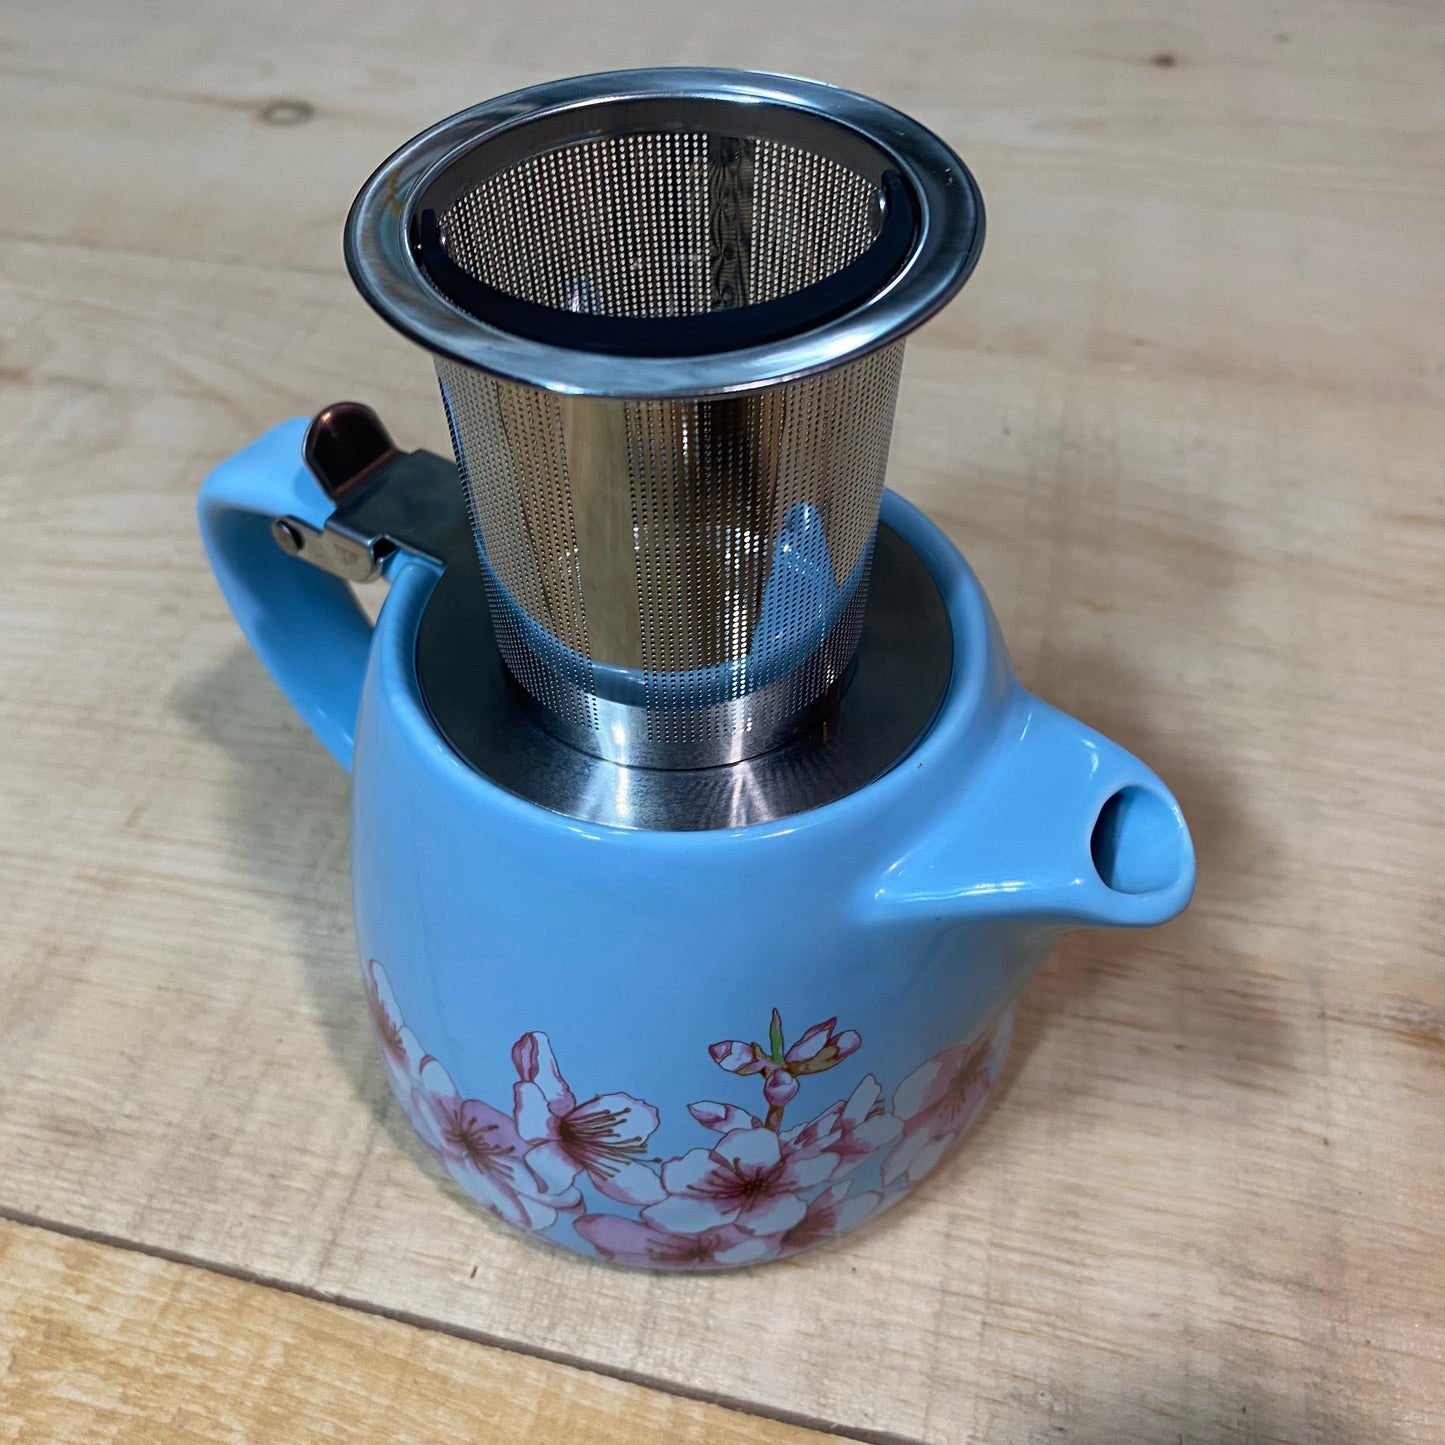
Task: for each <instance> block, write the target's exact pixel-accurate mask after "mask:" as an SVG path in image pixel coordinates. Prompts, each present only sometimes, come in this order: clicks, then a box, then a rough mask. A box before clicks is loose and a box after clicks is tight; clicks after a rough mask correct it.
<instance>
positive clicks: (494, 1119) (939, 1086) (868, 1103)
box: [364, 959, 1013, 1269]
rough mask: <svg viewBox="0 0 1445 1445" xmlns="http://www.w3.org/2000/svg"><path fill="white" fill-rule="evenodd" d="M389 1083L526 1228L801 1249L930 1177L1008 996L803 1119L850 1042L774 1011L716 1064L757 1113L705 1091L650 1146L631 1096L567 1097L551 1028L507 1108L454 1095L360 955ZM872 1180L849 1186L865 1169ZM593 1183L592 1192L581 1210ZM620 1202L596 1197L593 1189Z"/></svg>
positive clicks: (694, 1250) (427, 1137) (675, 1247)
mask: <svg viewBox="0 0 1445 1445" xmlns="http://www.w3.org/2000/svg"><path fill="white" fill-rule="evenodd" d="M364 974H365V982H366V991H367V998H368V1002H369V1004H370V1009H371V1018H372V1024H373V1026H374V1028H375V1030H376V1035H377V1040H378V1042H379V1044H380V1046H381V1053H382V1058H383V1060H384V1061H385V1064H386V1069H387V1073H388V1075H389V1077H390V1081H391V1086H392V1089H393V1091H394V1092H395V1094H396V1096H397V1097H398V1099H400V1100H401V1102H402V1105H403V1107H404V1108H405V1110H406V1114H407V1118H408V1119H409V1120H410V1122H411V1124H412V1126H413V1127H414V1128H415V1130H416V1132H417V1133H418V1134H419V1135H420V1136H421V1139H422V1141H423V1142H424V1143H425V1144H426V1146H427V1148H428V1149H429V1150H430V1151H431V1153H432V1155H433V1156H434V1157H435V1158H436V1160H437V1161H438V1162H439V1163H440V1164H441V1165H442V1166H443V1167H444V1168H445V1169H446V1170H447V1172H448V1173H449V1174H450V1175H451V1176H452V1178H453V1179H455V1180H456V1181H457V1183H458V1184H460V1185H461V1186H462V1188H463V1189H464V1190H466V1192H467V1193H468V1194H469V1195H470V1196H471V1197H472V1198H473V1199H475V1200H476V1201H477V1202H478V1203H480V1204H481V1205H483V1206H484V1207H485V1208H486V1209H488V1210H490V1211H491V1212H492V1213H494V1214H496V1215H497V1216H498V1217H499V1218H501V1219H503V1220H505V1221H506V1222H507V1223H508V1224H512V1225H515V1226H516V1227H517V1228H518V1229H524V1230H527V1231H529V1232H531V1233H542V1232H544V1231H551V1230H553V1228H554V1226H556V1225H557V1224H558V1222H559V1221H563V1222H564V1224H563V1227H569V1226H570V1228H571V1229H572V1230H573V1231H574V1232H575V1233H576V1234H577V1235H578V1236H579V1237H580V1239H581V1240H583V1241H585V1243H586V1244H587V1245H590V1246H591V1249H592V1250H593V1251H594V1252H595V1253H596V1254H598V1255H599V1256H601V1257H602V1258H604V1259H609V1260H614V1261H616V1262H617V1263H619V1264H629V1265H640V1266H644V1267H647V1268H652V1269H716V1268H720V1267H724V1266H728V1265H743V1264H752V1263H756V1262H758V1261H761V1260H766V1259H777V1258H780V1257H782V1256H784V1255H789V1254H794V1253H796V1252H798V1251H799V1250H802V1249H807V1248H809V1247H810V1246H812V1245H815V1244H821V1243H823V1242H825V1241H826V1240H829V1239H832V1238H833V1237H834V1236H835V1235H838V1234H842V1233H844V1232H845V1231H847V1230H849V1229H851V1228H853V1227H854V1226H856V1225H858V1224H861V1223H862V1222H863V1221H864V1220H866V1219H868V1218H869V1217H870V1216H871V1215H873V1214H874V1213H876V1212H877V1211H878V1210H879V1209H881V1208H883V1207H884V1205H886V1204H889V1203H891V1202H892V1201H893V1199H895V1198H896V1197H897V1196H898V1195H900V1194H901V1193H903V1191H904V1190H906V1189H907V1188H908V1187H909V1186H910V1185H911V1184H913V1183H915V1182H916V1181H917V1180H919V1179H920V1178H922V1177H923V1175H925V1174H926V1173H928V1171H929V1170H930V1169H932V1168H933V1166H934V1165H935V1164H936V1163H937V1162H938V1161H939V1159H940V1158H941V1157H942V1156H943V1155H944V1153H946V1152H947V1150H948V1149H949V1148H950V1147H951V1146H952V1145H953V1144H954V1143H956V1142H957V1141H958V1139H959V1138H960V1137H961V1136H962V1135H963V1133H964V1132H965V1131H966V1130H967V1129H968V1127H969V1125H970V1124H972V1123H973V1121H974V1119H975V1118H976V1117H977V1115H978V1112H979V1110H980V1109H981V1108H982V1106H983V1103H984V1100H985V1099H986V1098H987V1097H988V1093H989V1090H990V1088H991V1087H992V1085H993V1083H994V1080H995V1078H996V1076H997V1072H998V1069H999V1067H1000V1066H1001V1064H1002V1057H1003V1051H1004V1048H1006V1046H1007V1042H1008V1034H1009V1025H1010V1023H1011V1022H1012V1012H1013V1010H1012V1009H1011V1008H1010V1009H1007V1010H1005V1012H1004V1013H1003V1015H1001V1016H1000V1018H999V1019H998V1020H996V1021H995V1023H994V1024H993V1025H992V1026H991V1027H990V1028H988V1029H986V1030H985V1031H984V1032H983V1033H982V1034H980V1035H979V1036H978V1037H977V1038H975V1039H973V1040H971V1041H970V1042H969V1043H967V1044H963V1045H959V1046H958V1047H955V1048H951V1049H946V1050H944V1051H943V1052H942V1053H939V1054H936V1055H934V1056H933V1057H932V1058H931V1059H929V1060H928V1061H927V1062H926V1063H924V1064H922V1065H920V1066H919V1067H918V1068H917V1069H915V1070H914V1071H913V1072H912V1073H911V1074H909V1076H908V1077H907V1078H906V1079H904V1080H903V1082H902V1083H901V1084H899V1085H898V1087H897V1088H896V1089H895V1090H894V1092H893V1096H892V1099H891V1100H885V1097H884V1090H883V1088H882V1086H881V1085H880V1084H879V1082H878V1080H877V1079H876V1078H874V1077H873V1075H871V1074H869V1075H867V1076H866V1077H865V1078H864V1079H863V1080H862V1081H861V1082H860V1083H859V1084H858V1085H857V1087H856V1088H855V1089H854V1090H853V1092H852V1093H851V1094H850V1095H849V1096H848V1097H847V1098H846V1099H837V1100H835V1101H834V1102H833V1103H831V1104H829V1105H828V1106H827V1107H826V1108H825V1109H823V1110H822V1112H820V1113H818V1114H816V1115H814V1116H813V1117H812V1118H810V1119H808V1120H807V1121H806V1122H804V1123H799V1124H794V1123H792V1121H791V1120H790V1119H788V1117H787V1116H788V1114H789V1112H790V1111H792V1113H793V1115H794V1116H796V1114H797V1112H798V1111H797V1108H796V1106H797V1104H798V1101H799V1099H800V1097H801V1095H802V1093H803V1090H804V1089H805V1088H809V1087H810V1084H809V1081H810V1080H811V1079H812V1078H813V1077H814V1076H816V1075H819V1074H824V1073H827V1072H828V1071H829V1070H830V1069H833V1068H834V1067H836V1066H837V1065H838V1064H840V1063H841V1062H842V1061H843V1060H844V1059H846V1058H849V1057H850V1056H851V1055H853V1054H854V1053H857V1052H858V1051H859V1050H860V1049H861V1048H862V1044H863V1040H862V1038H861V1037H860V1035H859V1034H858V1033H857V1032H855V1031H854V1030H852V1029H842V1030H840V1029H838V1027H837V1022H838V1021H837V1019H836V1018H832V1019H827V1020H825V1021H824V1022H822V1023H819V1024H814V1025H813V1027H812V1028H810V1029H807V1030H806V1031H805V1032H804V1033H802V1034H801V1035H800V1036H799V1037H798V1038H797V1039H795V1040H794V1041H793V1043H792V1044H789V1043H788V1042H787V1039H786V1038H785V1036H784V1030H783V1021H782V1018H781V1017H780V1016H779V1014H778V1011H777V1010H776V1009H774V1010H773V1014H772V1018H771V1021H770V1023H769V1028H768V1037H767V1042H766V1043H765V1044H764V1043H758V1042H749V1041H744V1040H740V1039H725V1040H722V1041H720V1042H718V1043H715V1044H713V1045H711V1047H710V1048H709V1050H708V1052H709V1053H710V1054H711V1056H712V1059H713V1061H714V1062H715V1063H716V1064H717V1065H718V1067H719V1068H721V1069H723V1070H725V1071H726V1072H728V1073H730V1074H733V1075H736V1076H738V1077H741V1078H751V1079H756V1080H757V1081H758V1083H759V1084H760V1086H761V1109H762V1112H761V1114H760V1115H759V1114H754V1113H752V1112H751V1111H750V1110H749V1109H747V1108H743V1107H739V1106H738V1105H736V1104H730V1103H719V1102H714V1101H712V1100H699V1101H698V1102H696V1103H693V1104H689V1105H688V1112H689V1113H690V1114H691V1115H692V1117H693V1119H694V1120H695V1121H696V1123H697V1124H698V1125H699V1126H700V1128H701V1129H704V1130H706V1131H708V1134H709V1135H710V1136H711V1137H710V1138H706V1139H705V1140H704V1142H702V1143H700V1144H699V1146H698V1147H697V1148H694V1149H691V1150H689V1151H688V1152H687V1153H685V1154H682V1155H679V1156H677V1157H676V1158H671V1159H663V1158H660V1157H658V1156H657V1155H656V1154H654V1153H652V1152H650V1151H649V1149H648V1142H649V1140H650V1139H651V1137H652V1135H653V1133H654V1132H655V1131H656V1130H657V1127H658V1124H659V1122H660V1119H659V1115H658V1111H657V1109H656V1108H654V1107H653V1105H651V1104H649V1103H647V1102H646V1101H645V1100H643V1099H637V1098H634V1097H633V1096H632V1095H630V1094H625V1093H620V1092H619V1093H610V1094H594V1095H592V1096H590V1097H587V1098H581V1099H579V1097H578V1096H577V1093H576V1092H575V1091H574V1090H573V1089H572V1087H571V1085H570V1084H569V1083H568V1081H567V1079H566V1078H565V1077H564V1076H563V1074H562V1071H561V1068H560V1066H559V1065H558V1062H557V1059H556V1056H555V1055H554V1054H553V1052H552V1046H551V1043H550V1041H549V1040H548V1037H547V1035H546V1034H545V1033H526V1034H523V1035H522V1037H521V1038H519V1039H518V1040H517V1042H516V1043H515V1044H514V1045H513V1046H512V1064H513V1066H514V1068H515V1069H516V1073H517V1082H516V1083H515V1084H514V1085H513V1087H512V1099H511V1101H510V1108H508V1109H500V1108H497V1107H496V1106H495V1105H493V1104H489V1103H486V1102H485V1101H483V1100H481V1099H468V1098H464V1097H463V1096H462V1094H461V1092H460V1091H459V1090H458V1089H457V1087H456V1085H455V1084H454V1083H453V1082H452V1078H451V1075H450V1074H449V1073H448V1072H447V1069H446V1066H445V1065H444V1064H443V1063H442V1061H441V1060H440V1059H438V1058H437V1057H436V1056H435V1055H433V1054H432V1053H430V1052H429V1051H428V1050H427V1049H426V1048H425V1047H424V1045H423V1044H422V1043H421V1041H420V1040H419V1039H418V1038H417V1037H416V1035H415V1034H414V1033H413V1032H412V1030H411V1029H410V1028H408V1027H407V1024H406V1021H405V1020H404V1018H403V1017H402V1014H401V1011H400V1009H399V1008H398V1007H397V1003H396V998H395V996H394V994H393V993H392V989H391V984H390V981H389V980H388V978H387V976H386V970H385V969H384V968H383V967H382V965H381V964H380V963H378V962H377V961H376V960H375V959H372V960H371V961H370V962H369V963H368V964H367V965H366V968H365V970H364ZM870 1162H872V1163H874V1164H877V1165H878V1166H879V1167H878V1171H877V1184H878V1187H877V1188H871V1189H864V1190H859V1191H857V1192H854V1183H855V1178H854V1176H855V1175H856V1174H858V1173H859V1172H860V1171H861V1169H862V1166H864V1165H865V1164H868V1163H870ZM589 1198H590V1199H591V1200H592V1202H593V1203H594V1204H595V1205H597V1208H596V1209H595V1210H589V1208H588V1203H589ZM603 1201H606V1202H608V1203H610V1204H613V1205H620V1206H623V1207H624V1211H625V1212H621V1213H619V1212H617V1211H616V1210H611V1209H609V1210H603V1208H602V1207H601V1206H602V1202H603Z"/></svg>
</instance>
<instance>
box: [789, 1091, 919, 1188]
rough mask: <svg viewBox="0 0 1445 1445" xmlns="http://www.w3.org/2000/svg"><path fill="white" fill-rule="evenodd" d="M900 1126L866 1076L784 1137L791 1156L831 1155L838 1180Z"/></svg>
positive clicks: (893, 1136) (888, 1141) (891, 1138)
mask: <svg viewBox="0 0 1445 1445" xmlns="http://www.w3.org/2000/svg"><path fill="white" fill-rule="evenodd" d="M902 1129H903V1123H902V1121H901V1120H899V1119H897V1118H895V1117H894V1116H893V1115H892V1114H890V1113H888V1112H887V1111H886V1109H885V1108H884V1106H883V1088H882V1086H881V1085H880V1084H879V1082H878V1080H877V1079H875V1078H874V1077H873V1075H872V1074H869V1075H868V1076H867V1077H866V1078H865V1079H864V1080H863V1081H862V1083H860V1084H859V1085H858V1087H857V1088H856V1089H854V1090H853V1092H852V1093H851V1094H850V1095H849V1096H848V1098H847V1099H840V1100H839V1101H838V1103H836V1104H832V1105H830V1106H829V1107H828V1108H826V1109H824V1110H823V1112H822V1113H821V1114H819V1115H818V1117H817V1118H816V1119H812V1120H810V1121H809V1122H808V1123H806V1124H803V1125H801V1126H800V1127H799V1128H797V1129H793V1130H791V1131H790V1132H788V1133H787V1134H785V1135H784V1136H783V1138H784V1140H785V1142H786V1143H787V1144H788V1146H789V1147H790V1148H791V1149H792V1150H793V1152H794V1153H796V1154H799V1155H802V1156H804V1157H808V1158H811V1157H812V1156H813V1155H815V1154H819V1153H826V1154H831V1155H833V1157H834V1158H835V1159H837V1161H838V1167H837V1169H836V1171H835V1174H836V1176H837V1177H839V1178H841V1177H842V1176H843V1175H845V1174H851V1173H852V1172H853V1171H854V1170H855V1169H856V1168H857V1167H858V1166H859V1165H860V1164H862V1163H863V1161H864V1160H865V1159H870V1158H872V1157H873V1155H874V1154H876V1153H877V1152H878V1150H880V1149H882V1148H883V1147H884V1146H885V1145H887V1144H891V1143H892V1142H893V1141H894V1140H895V1139H896V1138H897V1137H898V1135H899V1134H900V1133H901V1132H902Z"/></svg>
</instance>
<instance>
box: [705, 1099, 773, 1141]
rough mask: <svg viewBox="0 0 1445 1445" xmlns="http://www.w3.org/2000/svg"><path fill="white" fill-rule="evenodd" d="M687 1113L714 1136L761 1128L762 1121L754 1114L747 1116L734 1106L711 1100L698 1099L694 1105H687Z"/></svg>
mask: <svg viewBox="0 0 1445 1445" xmlns="http://www.w3.org/2000/svg"><path fill="white" fill-rule="evenodd" d="M687 1112H688V1113H689V1114H691V1115H692V1117H693V1118H694V1119H696V1120H697V1122H698V1123H699V1124H701V1125H702V1127H703V1128H704V1129H711V1130H712V1131H713V1132H714V1133H715V1134H731V1133H732V1132H733V1130H734V1129H761V1128H762V1127H763V1121H762V1120H761V1119H759V1118H758V1116H757V1115H756V1114H749V1113H748V1111H747V1110H746V1109H739V1108H738V1107H737V1105H736V1104H717V1103H714V1102H713V1101H712V1100H711V1099H700V1100H699V1101H698V1102H697V1103H696V1104H689V1105H688V1106H687Z"/></svg>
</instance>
